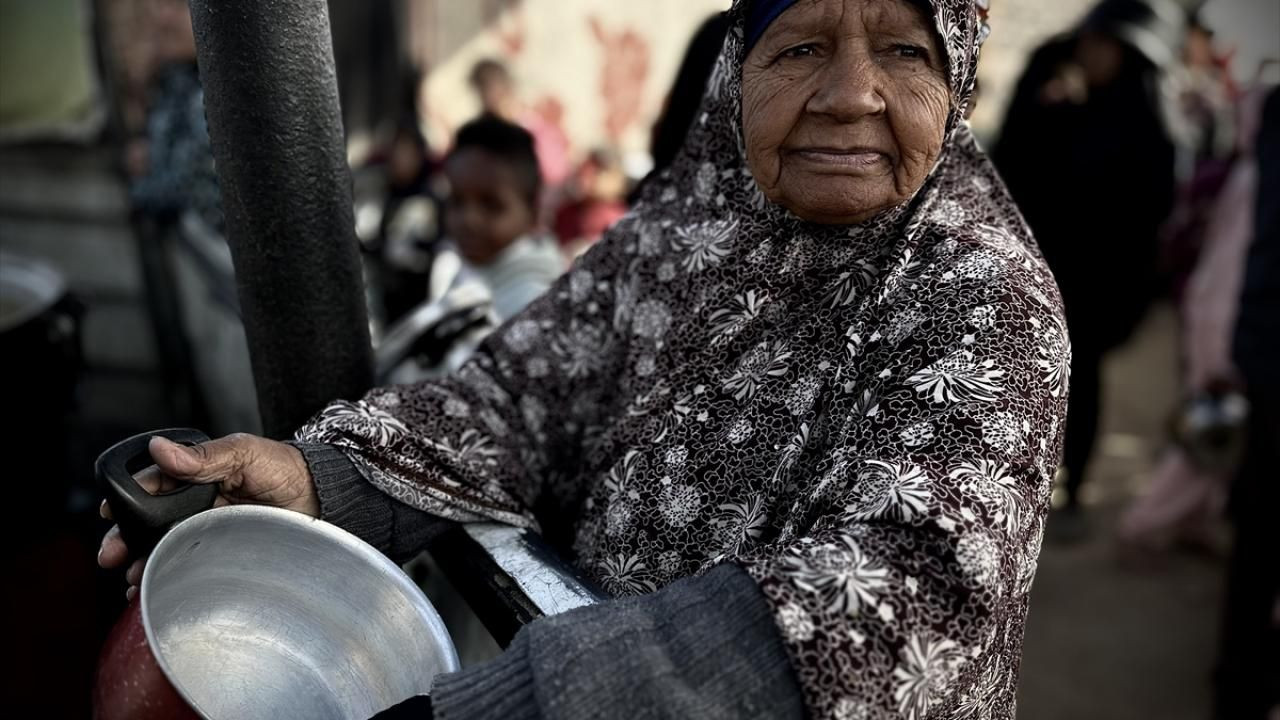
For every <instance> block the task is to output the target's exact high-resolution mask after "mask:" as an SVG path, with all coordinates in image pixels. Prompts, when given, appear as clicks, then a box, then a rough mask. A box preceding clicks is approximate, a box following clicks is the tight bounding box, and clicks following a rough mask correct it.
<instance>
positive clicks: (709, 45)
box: [636, 13, 731, 195]
mask: <svg viewBox="0 0 1280 720" xmlns="http://www.w3.org/2000/svg"><path fill="white" fill-rule="evenodd" d="M730 24H731V23H730V19H729V16H728V15H727V14H726V13H716V14H714V15H712V16H711V17H709V18H707V19H706V20H705V21H703V23H702V25H701V26H700V27H699V28H698V31H697V32H696V33H694V35H693V39H692V40H690V41H689V47H688V48H687V49H686V50H685V53H684V59H683V60H681V61H680V69H679V70H678V71H676V79H675V82H674V83H672V85H671V91H670V92H668V93H667V97H666V99H665V100H664V101H663V104H662V111H661V112H660V113H659V114H658V119H657V121H656V122H654V124H653V130H652V131H651V133H650V138H649V153H650V154H651V155H652V156H653V169H652V170H651V171H650V172H651V174H652V175H657V174H660V173H661V172H662V171H663V170H666V169H667V168H668V167H670V166H671V162H672V161H673V160H675V158H676V154H677V153H679V152H680V148H682V147H684V138H685V136H686V135H688V134H689V128H690V126H692V125H693V122H694V120H696V119H697V114H698V109H699V108H701V107H702V95H703V93H704V92H706V88H707V78H709V77H711V71H712V70H713V69H714V68H715V66H716V59H717V58H719V57H720V48H721V47H723V46H724V35H725V33H727V32H729V27H730ZM636 192H637V195H638V192H639V188H637V191H636Z"/></svg>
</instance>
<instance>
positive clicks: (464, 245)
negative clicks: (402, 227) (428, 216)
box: [444, 116, 564, 323]
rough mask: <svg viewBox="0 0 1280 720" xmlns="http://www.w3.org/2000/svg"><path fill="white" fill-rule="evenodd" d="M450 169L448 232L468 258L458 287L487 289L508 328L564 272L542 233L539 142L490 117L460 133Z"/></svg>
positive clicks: (446, 166)
mask: <svg viewBox="0 0 1280 720" xmlns="http://www.w3.org/2000/svg"><path fill="white" fill-rule="evenodd" d="M444 170H445V175H446V176H447V177H448V180H449V186H450V192H449V200H448V202H447V204H446V207H445V227H446V230H447V232H448V237H449V238H450V239H451V240H452V242H453V243H454V245H455V246H456V248H457V252H458V254H459V256H460V257H461V260H462V269H461V270H460V272H459V273H458V277H457V278H456V279H455V281H454V286H459V285H461V284H464V283H478V284H480V285H482V286H484V287H485V289H487V290H488V291H489V294H490V295H491V296H492V298H493V312H494V315H495V316H496V319H497V321H498V322H500V323H501V322H505V321H506V320H507V319H508V318H510V317H511V316H513V315H515V314H516V313H518V312H520V310H522V309H523V308H524V306H525V305H528V304H529V302H530V301H532V300H533V299H534V298H536V297H538V296H539V295H541V294H542V293H543V292H545V291H546V289H547V288H548V287H550V286H551V283H552V282H554V281H555V279H556V278H557V277H559V276H560V274H561V272H563V270H564V261H563V259H562V258H561V255H560V251H559V248H558V247H557V245H556V242H555V240H554V239H553V238H552V237H550V236H549V235H547V234H546V233H543V232H540V231H539V228H538V197H539V193H540V192H541V189H542V180H541V176H540V175H539V172H538V158H537V155H536V154H535V153H534V143H533V137H532V136H531V135H530V134H529V133H528V131H526V130H524V129H523V128H521V127H520V126H518V125H514V124H512V123H510V122H507V121H506V120H502V119H499V118H497V117H494V116H484V117H482V118H480V119H478V120H474V121H472V122H470V123H468V124H466V125H464V126H463V127H462V128H461V129H460V130H459V131H458V136H457V139H456V140H455V144H454V147H453V150H452V151H451V152H450V153H449V156H448V157H447V158H446V159H445V163H444Z"/></svg>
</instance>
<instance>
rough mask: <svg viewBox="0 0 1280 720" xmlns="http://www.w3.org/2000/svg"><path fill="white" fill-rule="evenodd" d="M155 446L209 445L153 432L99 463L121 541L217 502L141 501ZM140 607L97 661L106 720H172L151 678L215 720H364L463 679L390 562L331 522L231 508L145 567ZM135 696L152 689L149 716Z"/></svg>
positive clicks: (192, 523)
mask: <svg viewBox="0 0 1280 720" xmlns="http://www.w3.org/2000/svg"><path fill="white" fill-rule="evenodd" d="M157 434H159V435H164V436H165V437H168V438H170V439H173V440H175V441H182V442H187V443H194V442H199V441H202V440H203V439H205V438H204V437H203V436H202V435H200V434H199V433H197V432H195V431H160V432H157V433H148V434H146V435H141V436H138V437H135V438H131V439H129V440H126V441H125V442H123V443H121V444H119V445H117V446H116V447H114V448H112V449H111V450H108V451H107V452H106V453H104V454H103V456H102V457H100V458H99V462H98V474H99V479H100V481H102V482H103V484H104V487H105V489H106V491H107V494H108V499H109V502H111V503H112V511H113V513H115V514H116V516H117V520H118V521H119V522H121V531H122V533H123V534H125V536H126V542H129V539H130V538H132V539H133V540H134V541H141V542H142V543H144V544H141V545H138V546H137V547H139V548H143V547H145V541H146V539H147V538H148V537H151V536H154V535H155V534H156V533H157V532H163V530H164V529H165V523H170V524H172V523H173V522H174V521H176V520H178V519H179V518H177V517H175V515H177V514H182V513H186V514H190V512H191V509H192V508H193V507H198V506H201V505H203V506H204V507H206V508H207V507H209V506H210V505H212V501H213V497H214V495H215V493H216V489H215V490H214V492H212V493H211V492H209V491H208V490H206V488H211V487H213V486H187V487H184V488H182V489H180V490H178V491H176V492H173V493H168V494H165V495H157V496H151V495H148V494H147V493H146V492H145V491H143V490H142V488H140V487H139V486H138V485H137V483H136V482H134V481H133V479H132V472H131V471H130V468H131V467H133V466H134V465H136V462H137V456H138V455H139V452H141V453H143V454H144V455H145V452H146V451H145V448H146V445H147V442H148V441H149V440H150V437H151V436H152V435H157ZM117 508H118V509H117ZM166 513H168V514H166ZM140 522H141V523H142V525H140ZM143 525H145V526H143ZM133 548H134V546H133V545H131V546H130V549H131V550H133ZM137 605H138V607H139V609H140V611H137V612H132V613H126V615H125V617H124V619H123V621H122V625H123V626H124V627H123V628H121V627H118V628H117V629H116V631H114V632H113V633H112V638H110V639H109V640H108V646H107V648H106V649H105V650H104V653H103V658H102V661H101V663H100V667H99V686H98V688H97V689H96V691H95V698H94V699H95V715H96V716H97V717H99V718H103V719H104V720H106V719H107V718H115V717H166V718H167V717H173V716H175V714H174V713H173V710H172V708H171V707H169V708H164V707H163V706H164V705H165V696H166V688H165V687H164V685H165V683H164V682H157V678H155V677H154V675H155V673H156V669H157V668H158V670H159V671H160V672H161V673H163V678H162V679H160V680H162V681H167V684H169V685H171V686H172V689H173V690H174V691H176V694H177V696H179V697H180V699H181V701H182V702H183V703H184V704H185V705H186V706H188V707H189V709H190V710H194V713H195V715H196V716H198V717H203V718H208V719H209V720H224V719H228V720H229V719H232V718H234V719H236V720H241V719H243V720H250V719H252V718H270V719H271V720H281V719H282V718H315V719H317V720H319V719H324V718H334V719H335V720H337V719H348V718H353V719H358V720H364V719H365V718H369V717H371V716H372V715H374V714H376V713H378V712H380V711H382V710H385V709H387V708H389V707H391V706H393V705H396V704H397V703H399V702H401V701H403V700H406V699H408V698H410V697H413V696H416V695H422V694H426V693H427V692H428V691H429V690H430V688H431V682H432V679H433V678H434V677H435V676H436V675H437V674H439V673H447V672H452V671H455V670H457V669H458V657H457V653H456V652H455V650H454V646H453V643H452V641H451V640H450V638H449V635H448V632H447V631H446V629H445V626H444V623H443V622H442V621H441V619H440V616H439V615H438V614H437V613H436V611H435V609H434V608H433V607H432V606H431V603H430V602H429V601H428V600H427V599H426V597H425V596H424V595H423V594H422V593H421V591H419V590H418V588H417V586H416V585H414V584H413V582H412V581H411V580H410V579H409V578H408V577H407V576H406V575H405V574H404V573H403V572H402V571H401V570H400V568H399V567H398V566H396V565H395V563H393V562H391V561H390V560H389V559H387V558H386V557H385V556H384V555H382V554H381V553H379V552H378V551H377V550H375V549H374V548H372V547H370V546H369V545H368V544H366V543H364V542H363V541H361V540H360V539H358V538H356V537H355V536H353V535H351V534H349V533H347V532H345V531H343V530H341V529H339V528H337V527H335V526H333V525H330V524H328V523H326V522H323V521H320V520H316V519H313V518H309V517H307V516H305V515H301V514H299V513H294V512H291V511H288V510H281V509H278V508H270V507H264V506H250V505H239V506H228V507H222V508H218V509H215V510H209V511H207V512H198V514H195V515H194V516H192V517H190V518H189V519H186V520H181V521H180V522H178V523H177V524H176V525H174V526H173V527H172V529H171V530H168V531H167V532H165V533H164V534H163V537H162V539H160V541H159V543H158V544H157V545H156V546H155V550H154V552H152V554H151V558H150V560H148V562H147V568H146V571H145V573H144V574H143V578H142V587H141V593H140V595H139V602H138V603H137ZM139 623H140V624H141V626H142V634H145V638H146V645H147V646H148V647H149V649H150V652H149V654H150V655H151V656H154V661H153V662H148V660H150V658H148V657H139V653H138V652H137V650H136V647H135V646H136V645H137V644H138V637H139V635H140V633H138V632H137V629H136V628H132V632H130V627H129V626H130V625H131V624H132V625H136V624H139ZM130 635H132V637H133V641H132V644H131V643H130V642H129V637H130ZM144 655H145V654H144ZM122 665H125V666H126V667H122ZM139 674H140V675H141V676H139ZM142 688H151V691H150V695H151V696H152V699H153V702H152V703H151V707H147V706H146V703H145V700H146V699H147V698H143V697H140V694H141V693H144V692H147V691H145V690H142Z"/></svg>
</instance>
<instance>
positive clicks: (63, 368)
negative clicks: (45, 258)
mask: <svg viewBox="0 0 1280 720" xmlns="http://www.w3.org/2000/svg"><path fill="white" fill-rule="evenodd" d="M83 314H84V308H83V306H82V305H81V304H80V303H79V302H78V301H77V300H76V299H75V298H74V297H72V296H71V294H70V293H69V292H68V290H67V283H66V280H65V278H64V277H63V276H62V274H61V273H59V272H58V271H57V270H55V269H53V268H52V267H50V266H49V265H47V264H45V263H43V262H40V261H38V260H35V259H32V258H28V257H24V256H21V255H17V254H14V253H10V252H8V251H5V252H4V253H3V254H0V358H3V362H0V403H2V404H3V407H4V414H5V422H4V431H5V444H6V446H8V447H12V448H21V449H22V451H21V452H15V453H12V456H13V457H12V462H13V463H15V464H16V465H10V468H9V471H10V472H11V473H12V474H11V475H9V477H14V478H29V480H24V481H23V482H19V483H12V484H10V491H11V492H16V493H17V494H18V495H19V496H20V497H19V501H20V503H21V504H18V505H16V506H15V507H22V508H30V509H33V510H38V511H40V512H62V511H63V509H64V506H65V504H66V499H67V491H68V483H69V476H68V471H69V470H64V468H63V464H64V463H63V461H64V460H65V457H66V455H67V437H68V435H67V424H68V416H69V414H70V412H71V410H72V409H73V408H74V407H75V393H76V386H77V383H78V381H79V377H80V369H81V365H82V361H81V351H80V321H81V318H82V317H83ZM24 512H26V511H24Z"/></svg>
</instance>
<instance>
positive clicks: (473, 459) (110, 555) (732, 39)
mask: <svg viewBox="0 0 1280 720" xmlns="http://www.w3.org/2000/svg"><path fill="white" fill-rule="evenodd" d="M731 13H732V15H731V17H732V18H733V23H734V26H733V29H732V30H731V32H730V33H729V35H728V38H727V39H726V41H725V45H724V50H723V53H722V56H721V58H720V61H719V64H718V66H717V68H716V71H715V72H714V73H713V75H712V77H711V80H710V81H709V84H708V87H707V90H706V96H705V98H704V101H703V111H702V113H701V114H700V116H699V120H698V121H697V122H696V123H695V126H694V127H693V128H692V129H691V131H690V135H689V138H688V141H687V143H686V146H685V148H684V150H683V152H682V153H681V154H680V156H679V157H678V158H677V160H676V161H675V163H674V164H673V165H672V166H671V168H670V169H669V170H668V171H667V172H665V173H664V174H663V175H662V176H661V177H660V178H657V179H655V181H654V182H652V183H650V184H649V186H648V187H647V188H646V190H645V191H644V194H643V198H642V201H641V202H640V203H639V204H638V205H637V206H636V208H635V209H634V211H633V212H632V213H631V214H630V215H628V216H627V217H626V218H624V219H623V220H622V221H620V222H619V223H618V225H617V226H615V227H614V228H613V229H612V230H611V231H610V232H609V233H608V234H607V235H606V237H605V239H604V240H603V241H602V242H601V243H600V244H598V245H597V246H596V247H594V248H593V249H592V250H591V251H590V252H588V253H587V254H586V255H585V256H584V257H582V258H581V259H580V261H579V262H578V263H577V265H576V266H575V267H574V268H573V269H572V270H571V271H570V272H569V273H568V274H567V275H566V276H565V277H563V278H562V279H561V280H560V281H559V282H558V283H557V284H556V285H555V286H553V287H552V289H551V290H550V291H549V292H548V293H547V294H546V295H544V296H543V297H542V298H540V299H539V300H537V301H535V302H534V303H533V304H532V305H531V306H530V307H529V308H528V309H527V310H526V311H525V312H524V313H522V314H521V315H518V316H516V317H515V318H514V319H513V320H512V321H511V322H509V323H507V324H506V325H505V326H504V327H502V328H500V329H499V330H498V331H496V332H495V333H494V334H493V335H492V336H491V337H490V338H489V340H488V341H487V343H486V344H485V345H484V346H483V347H482V348H481V350H480V351H479V352H478V353H477V355H476V356H475V357H474V359H473V360H472V361H471V362H470V363H469V364H468V365H466V366H465V367H464V368H463V369H462V370H461V371H460V372H459V374H458V375H457V376H456V377H453V378H451V379H447V380H441V381H433V382H428V383H423V384H419V385H414V386H408V387H396V388H385V389H380V390H375V391H374V392H372V393H370V394H369V395H368V396H366V397H365V398H364V399H363V400H361V401H359V402H355V403H351V402H338V403H334V404H333V405H332V406H330V407H329V408H327V409H325V410H324V411H323V412H321V413H320V414H319V416H318V417H316V418H315V419H314V421H313V422H312V423H311V424H309V425H308V426H306V427H304V428H302V429H301V430H300V431H299V433H298V436H297V441H296V442H295V443H293V444H281V443H275V442H272V441H268V440H264V439H260V438H252V437H245V436H235V437H231V438H224V439H222V440H216V441H213V442H210V443H208V444H206V445H205V446H202V447H200V448H197V449H196V450H195V451H189V450H186V449H184V448H181V447H179V446H176V445H173V444H170V443H167V442H165V441H160V440H156V441H154V443H153V445H152V454H153V456H154V458H155V460H156V461H157V463H158V465H159V467H160V468H161V469H163V470H164V471H165V472H166V473H167V474H169V475H171V476H173V477H176V478H179V479H182V480H187V481H194V482H221V483H222V490H223V492H222V494H223V499H224V501H225V502H257V503H268V504H273V505H279V506H283V507H287V508H292V509H295V510H298V511H301V512H305V513H309V514H311V515H317V516H320V517H323V518H325V519H327V520H329V521H331V522H334V523H336V524H338V525H339V526H342V527H345V528H347V529H349V530H351V531H353V532H354V533H356V534H358V535H359V536H361V537H363V538H364V539H366V540H368V541H369V542H371V543H373V544H374V545H376V546H378V547H380V548H382V549H383V550H384V551H386V552H387V553H389V554H390V555H391V556H393V557H403V556H406V555H408V554H411V553H413V552H415V551H417V550H419V549H420V548H421V546H422V542H423V538H424V537H425V536H427V535H429V534H430V532H431V529H430V528H431V527H432V525H434V524H437V523H439V519H440V518H444V519H448V520H453V521H461V522H467V521H474V520H481V519H488V520H499V521H503V522H508V523H513V524H516V525H521V526H538V527H541V529H542V530H543V531H544V532H545V533H546V534H547V536H548V537H549V538H550V539H551V540H553V541H559V542H561V544H562V545H563V547H564V548H565V551H566V552H567V553H571V557H572V558H573V560H574V562H575V563H576V565H577V566H578V567H580V568H581V569H582V570H583V571H585V572H586V573H587V574H588V575H590V576H592V577H594V578H595V579H596V580H598V581H599V582H600V583H601V584H602V585H603V586H604V587H605V588H607V589H608V590H610V591H611V592H613V593H614V594H615V595H617V596H618V597H619V599H618V600H616V601H613V602H609V603H605V604H601V605H596V606H592V607H586V608H580V609H578V610H574V611H571V612H569V613H565V614H563V615H559V616H555V617H551V618H546V619H543V620H539V621H537V622H534V623H533V624H531V625H529V626H527V627H526V628H524V629H523V630H522V631H521V632H520V633H519V634H518V635H517V636H516V638H515V640H514V642H513V643H512V645H511V647H510V648H509V649H508V650H507V651H506V652H504V653H503V654H502V655H501V656H499V657H498V658H496V659H495V660H493V661H491V662H489V663H486V664H482V665H478V666H474V667H471V668H468V669H465V670H463V671H462V672H459V673H456V674H452V675H446V676H443V677H441V678H439V679H438V680H437V682H436V685H435V688H434V689H433V690H432V699H431V701H432V704H433V706H434V712H435V714H436V715H438V716H439V717H457V718H478V717H484V718H489V717H493V718H499V717H500V718H504V719H508V720H509V719H510V718H526V717H528V718H533V717H564V718H578V717H588V716H602V717H615V716H645V717H799V716H802V715H804V714H805V713H806V712H807V713H809V714H811V715H813V716H816V717H836V718H890V717H893V718H910V719H912V720H921V719H923V718H943V717H946V718H951V717H956V718H967V717H975V718H976V717H981V718H988V717H990V718H1008V717H1010V716H1012V714H1013V706H1014V691H1015V685H1016V679H1017V671H1018V664H1019V658H1020V647H1021V642H1022V633H1023V623H1024V619H1025V616H1026V612H1027V598H1028V591H1029V589H1030V585H1031V580H1032V576H1033V574H1034V569H1035V562H1036V555H1037V552H1038V549H1039V545H1040V539H1041V535H1042V532H1043V527H1044V518H1045V513H1046V509H1047V505H1048V498H1049V492H1050V484H1051V477H1052V475H1053V473H1054V470H1055V468H1056V467H1057V464H1058V459H1059V453H1060V445H1061V430H1062V418H1063V414H1064V412H1065V400H1066V382H1067V367H1068V349H1067V339H1066V338H1067V336H1066V329H1065V327H1064V324H1063V317H1062V311H1061V308H1060V304H1059V300H1058V294H1057V290H1056V289H1055V287H1054V283H1053V279H1052V277H1051V276H1050V274H1049V272H1048V271H1047V270H1046V269H1045V266H1044V263H1043V261H1042V260H1041V257H1040V255H1039V253H1038V251H1037V250H1036V248H1035V245H1034V243H1033V242H1032V240H1031V238H1030V236H1029V233H1028V230H1027V228H1026V226H1025V224H1024V223H1023V222H1022V220H1021V219H1020V217H1019V216H1018V213H1017V212H1016V210H1015V209H1014V206H1013V203H1012V202H1011V201H1010V199H1009V196H1008V194H1007V193H1006V192H1005V190H1004V187H1003V186H1002V185H1001V182H1000V180H999V178H998V177H997V175H996V173H995V172H994V171H993V170H992V168H991V166H990V164H989V163H988V162H987V159H986V158H985V157H984V156H983V154H982V152H981V151H980V150H979V149H978V148H977V146H976V145H975V143H974V140H973V138H972V136H971V134H970V131H969V129H968V127H967V126H966V124H965V123H964V117H965V114H966V110H967V107H968V103H969V101H970V97H971V93H972V90H973V85H974V77H975V63H976V61H977V50H978V45H979V42H980V41H981V39H982V38H983V37H984V36H985V28H984V27H983V24H982V21H981V18H980V8H978V7H976V6H975V4H974V2H973V0H935V1H934V2H933V3H932V4H927V3H924V2H910V1H909V0H798V1H797V0H792V1H790V2H789V1H786V0H774V1H769V0H757V1H756V2H753V3H743V2H739V3H737V4H736V5H735V6H734V9H733V10H732V11H731ZM124 555H125V549H124V548H123V546H122V545H121V543H120V541H119V539H118V537H117V536H116V535H115V534H112V535H110V536H109V537H108V538H107V541H106V542H105V544H104V548H103V562H104V564H107V565H114V564H119V563H121V562H123V560H124ZM129 577H130V579H131V580H132V581H134V582H136V581H137V580H138V579H139V577H140V567H139V566H138V565H136V564H135V566H134V567H133V568H131V571H130V573H129Z"/></svg>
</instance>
